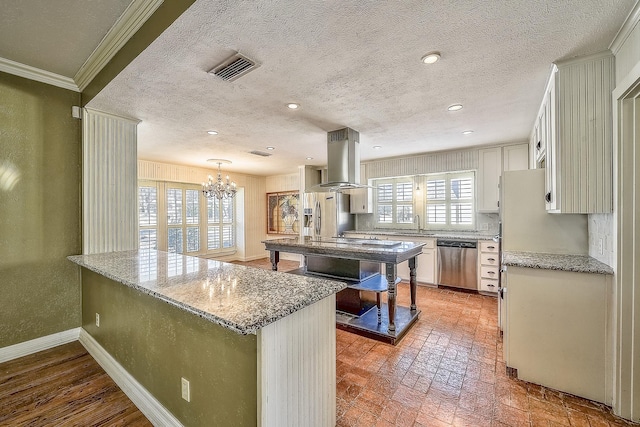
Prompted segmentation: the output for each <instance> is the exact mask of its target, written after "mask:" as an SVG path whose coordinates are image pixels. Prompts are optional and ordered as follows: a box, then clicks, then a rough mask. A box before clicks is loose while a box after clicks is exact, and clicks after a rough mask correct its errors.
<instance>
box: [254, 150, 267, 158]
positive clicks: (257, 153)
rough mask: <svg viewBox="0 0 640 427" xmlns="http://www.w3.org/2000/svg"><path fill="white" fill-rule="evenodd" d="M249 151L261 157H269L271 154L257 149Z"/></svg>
mask: <svg viewBox="0 0 640 427" xmlns="http://www.w3.org/2000/svg"><path fill="white" fill-rule="evenodd" d="M249 153H250V154H255V155H256V156H261V157H269V156H270V155H271V153H265V152H264V151H258V150H253V151H249Z"/></svg>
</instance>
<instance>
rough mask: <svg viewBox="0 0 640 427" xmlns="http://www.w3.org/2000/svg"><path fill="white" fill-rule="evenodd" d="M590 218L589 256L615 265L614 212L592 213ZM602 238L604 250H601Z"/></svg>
mask: <svg viewBox="0 0 640 427" xmlns="http://www.w3.org/2000/svg"><path fill="white" fill-rule="evenodd" d="M588 218H589V256H591V257H593V258H595V259H597V260H598V261H602V262H604V263H605V264H607V265H608V266H610V267H613V266H614V265H613V260H614V256H613V253H614V249H615V248H614V247H613V245H614V241H613V233H614V229H613V225H614V224H613V214H612V213H611V214H590V215H588ZM600 240H602V251H601V250H600Z"/></svg>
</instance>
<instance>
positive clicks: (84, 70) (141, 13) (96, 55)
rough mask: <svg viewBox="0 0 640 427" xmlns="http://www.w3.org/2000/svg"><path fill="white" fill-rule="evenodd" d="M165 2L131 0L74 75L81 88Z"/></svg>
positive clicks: (81, 88) (158, 0)
mask: <svg viewBox="0 0 640 427" xmlns="http://www.w3.org/2000/svg"><path fill="white" fill-rule="evenodd" d="M163 2H164V0H133V2H131V4H130V5H129V6H128V7H127V9H126V10H125V11H124V12H123V13H122V16H120V18H118V20H117V21H116V23H115V24H114V25H113V27H111V29H110V30H109V32H108V33H107V34H106V35H105V36H104V38H103V39H102V41H100V44H99V45H98V47H96V48H95V50H94V51H93V52H92V53H91V55H90V56H89V58H87V60H86V61H85V62H84V64H82V66H81V67H80V69H79V70H78V72H77V73H76V75H75V76H74V80H75V82H76V83H77V85H78V87H79V88H80V90H84V89H85V88H86V87H87V86H88V85H89V83H91V80H93V78H94V77H95V76H96V75H97V74H98V73H99V72H100V71H101V70H102V69H103V68H104V66H105V65H107V63H108V62H109V61H110V60H111V58H113V57H114V56H115V54H116V53H118V51H119V50H120V49H121V48H122V46H124V45H125V43H127V42H128V41H129V39H130V38H131V37H132V36H133V35H134V34H135V33H136V31H138V30H139V29H140V27H142V25H143V24H144V23H145V22H147V19H149V18H150V17H151V15H153V13H154V12H155V11H156V9H158V7H160V5H161V4H162V3H163Z"/></svg>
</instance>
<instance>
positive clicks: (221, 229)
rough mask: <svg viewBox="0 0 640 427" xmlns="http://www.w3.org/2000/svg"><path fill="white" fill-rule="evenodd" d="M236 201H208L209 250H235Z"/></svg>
mask: <svg viewBox="0 0 640 427" xmlns="http://www.w3.org/2000/svg"><path fill="white" fill-rule="evenodd" d="M234 200H235V199H222V200H218V199H215V198H214V199H207V218H208V221H207V248H208V249H209V250H220V249H226V250H228V249H229V248H234V247H235V246H236V242H235V237H236V235H235V229H236V227H235V212H234Z"/></svg>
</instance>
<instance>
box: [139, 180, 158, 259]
mask: <svg viewBox="0 0 640 427" xmlns="http://www.w3.org/2000/svg"><path fill="white" fill-rule="evenodd" d="M138 227H139V231H138V241H139V247H140V249H158V189H157V188H156V187H152V186H141V187H139V188H138Z"/></svg>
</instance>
